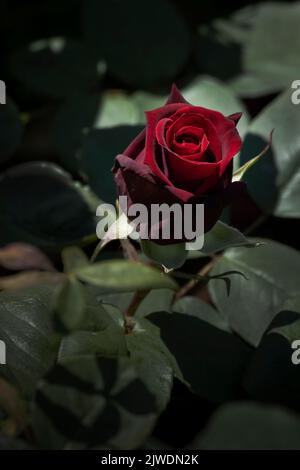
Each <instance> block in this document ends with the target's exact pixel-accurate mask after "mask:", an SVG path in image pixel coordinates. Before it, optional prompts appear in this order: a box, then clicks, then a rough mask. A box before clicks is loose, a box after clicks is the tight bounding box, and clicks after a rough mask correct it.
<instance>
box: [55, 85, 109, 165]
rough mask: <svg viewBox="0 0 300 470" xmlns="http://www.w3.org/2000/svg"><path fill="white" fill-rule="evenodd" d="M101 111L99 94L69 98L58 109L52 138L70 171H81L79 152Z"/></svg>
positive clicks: (63, 162) (83, 94)
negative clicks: (86, 134) (85, 136)
mask: <svg viewBox="0 0 300 470" xmlns="http://www.w3.org/2000/svg"><path fill="white" fill-rule="evenodd" d="M99 109H100V96H99V94H87V93H86V94H85V93H81V94H77V95H74V96H69V97H68V98H67V99H66V100H65V101H64V102H63V103H62V104H61V105H60V107H59V108H58V110H57V113H56V115H55V117H54V119H53V122H52V126H51V129H50V132H51V133H50V138H51V142H52V144H53V146H54V149H55V150H56V151H57V152H58V155H59V158H60V161H61V162H62V164H63V166H64V167H66V168H67V169H68V170H69V171H72V172H78V170H79V169H80V166H79V159H78V152H79V150H80V148H81V146H82V142H83V138H84V135H85V133H86V132H87V130H88V129H89V128H91V127H93V125H94V123H95V122H96V119H97V115H98V113H99Z"/></svg>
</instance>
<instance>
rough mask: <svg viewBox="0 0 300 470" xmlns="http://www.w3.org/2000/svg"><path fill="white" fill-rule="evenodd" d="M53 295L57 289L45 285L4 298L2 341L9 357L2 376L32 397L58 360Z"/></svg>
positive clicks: (0, 302) (1, 296) (0, 304)
mask: <svg viewBox="0 0 300 470" xmlns="http://www.w3.org/2000/svg"><path fill="white" fill-rule="evenodd" d="M52 294H53V287H51V286H42V285H39V286H35V287H32V288H27V289H23V290H20V291H14V292H12V293H8V292H2V293H1V294H0V315H1V324H0V338H1V340H2V341H4V342H5V344H6V356H7V364H6V365H1V372H2V373H3V374H4V376H6V377H7V378H8V379H9V380H10V381H11V382H13V383H16V385H17V386H18V387H19V388H20V389H21V390H22V391H23V392H24V393H25V394H28V395H29V394H31V393H32V392H33V390H34V388H35V385H36V382H37V380H38V379H40V378H41V377H42V376H43V375H44V374H45V373H46V372H47V370H48V369H49V368H50V367H51V366H52V364H53V362H54V360H55V356H56V351H55V348H54V347H53V344H52V340H51V335H52V332H53V331H52V320H51V316H52V315H51V305H50V302H49V297H51V295H52Z"/></svg>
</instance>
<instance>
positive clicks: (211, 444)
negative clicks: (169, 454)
mask: <svg viewBox="0 0 300 470" xmlns="http://www.w3.org/2000/svg"><path fill="white" fill-rule="evenodd" d="M299 442H300V420H299V417H298V415H296V414H293V413H292V412H290V411H288V410H285V409H283V408H279V407H271V406H265V405H259V404H256V403H252V402H240V403H233V404H230V405H226V406H223V407H222V408H220V409H219V410H218V411H217V412H216V413H215V414H214V415H213V417H212V418H211V420H210V421H209V423H208V426H207V427H206V429H205V430H204V432H203V433H202V434H201V435H200V436H199V437H198V438H196V439H195V441H194V442H193V443H192V448H193V449H208V450H295V449H300V445H299Z"/></svg>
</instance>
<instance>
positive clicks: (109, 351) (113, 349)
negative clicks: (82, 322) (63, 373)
mask: <svg viewBox="0 0 300 470" xmlns="http://www.w3.org/2000/svg"><path fill="white" fill-rule="evenodd" d="M99 315H101V319H102V323H101V325H99V326H100V331H97V329H98V330H99V326H98V328H94V330H92V331H77V332H74V333H72V334H70V335H68V336H65V337H64V338H63V340H62V342H61V346H60V349H59V355H58V357H59V362H60V363H67V361H68V360H69V359H70V360H73V358H75V357H80V356H82V355H88V354H98V355H101V356H105V357H118V356H127V354H128V351H127V347H126V341H125V333H124V318H123V315H122V314H121V312H120V311H118V310H117V309H115V308H109V307H108V306H105V307H104V308H103V307H102V308H101V307H100V308H99Z"/></svg>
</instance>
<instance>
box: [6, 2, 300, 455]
mask: <svg viewBox="0 0 300 470" xmlns="http://www.w3.org/2000/svg"><path fill="white" fill-rule="evenodd" d="M248 3H249V2H248V1H247V0H245V1H241V2H236V3H234V2H231V3H228V2H225V3H220V2H214V1H211V0H210V1H208V0H202V1H201V2H199V1H198V0H184V1H183V0H174V1H172V0H152V1H151V2H150V3H149V4H148V3H147V5H146V3H145V2H139V1H137V0H129V1H126V2H124V1H121V0H110V1H107V0H98V1H96V0H87V1H84V2H83V1H82V0H64V1H61V0H51V1H50V0H46V1H44V2H35V1H33V0H29V1H27V2H23V1H20V0H14V1H7V0H1V1H0V9H1V15H0V37H1V41H0V51H1V54H0V70H1V76H0V79H1V80H4V81H5V83H6V90H7V95H8V96H7V104H6V105H0V223H1V234H0V247H1V249H0V265H1V273H0V274H1V277H0V288H1V290H4V292H1V295H0V315H1V325H0V338H1V339H3V340H5V342H6V343H7V355H8V356H9V358H10V359H9V363H8V364H7V365H6V366H1V371H0V372H1V375H3V378H2V379H1V380H5V387H2V389H1V390H0V398H2V401H1V400H0V408H1V421H0V424H1V433H0V448H14V449H20V448H31V447H36V446H41V447H44V448H51V449H52V448H58V447H63V448H95V447H96V448H107V447H109V448H137V447H141V446H145V447H147V446H148V447H149V446H150V448H151V446H153V445H158V446H159V445H160V446H161V448H164V446H167V445H170V446H174V447H180V448H182V447H184V446H186V445H191V444H190V443H191V442H192V443H193V446H196V447H198V448H209V449H213V448H261V447H262V448H276V449H277V448H278V449H281V448H290V447H292V448H295V447H297V446H298V441H299V414H298V412H299V404H298V396H299V368H297V367H296V366H295V365H294V364H292V363H291V360H290V358H291V353H292V348H291V344H292V341H293V340H294V339H297V338H299V335H300V330H299V314H300V312H299V302H298V300H299V299H298V297H299V286H298V279H299V275H300V259H299V248H300V245H299V229H300V225H299V219H300V218H299V207H300V205H299V197H300V194H299V187H300V179H299V178H300V177H299V168H300V140H299V116H300V111H299V109H300V108H298V107H297V105H294V104H292V102H291V94H292V91H293V90H291V83H292V82H293V81H294V80H296V79H299V78H300V77H299V72H300V63H299V47H300V44H299V33H298V29H299V28H298V24H299V16H300V6H299V5H300V4H299V2H288V1H286V2H268V3H259V2H252V4H250V5H249V4H248ZM172 82H176V84H177V86H178V87H179V88H180V89H181V91H182V93H183V95H184V96H185V98H186V99H187V100H188V101H190V102H191V103H192V104H194V105H199V106H204V107H209V108H213V109H217V110H219V111H221V112H222V113H224V114H226V115H229V114H232V113H235V112H243V116H242V119H241V120H240V122H239V124H238V129H239V132H240V134H241V136H242V138H243V140H244V142H243V147H242V149H241V152H240V154H239V155H238V156H236V157H235V159H234V165H235V168H238V167H239V166H240V165H242V164H244V163H246V162H247V161H249V160H251V158H253V157H254V156H255V155H257V154H258V153H260V152H261V150H262V149H263V148H264V147H265V146H266V144H267V143H268V142H269V136H270V132H271V131H272V130H273V129H274V135H273V143H272V146H271V147H270V148H269V150H268V151H267V153H266V154H265V155H264V156H263V157H262V158H261V159H260V161H259V162H258V163H257V164H256V165H255V166H253V167H252V168H251V169H250V170H249V172H248V173H247V175H246V177H245V180H246V182H247V187H248V193H247V194H245V195H244V196H241V198H240V199H239V200H236V201H234V204H233V205H232V206H231V208H229V209H227V210H226V211H224V214H223V215H222V221H223V222H225V223H226V225H225V224H224V223H223V224H222V223H221V222H219V223H218V224H217V225H216V226H215V227H214V230H213V231H212V232H211V233H210V234H209V235H207V237H206V241H205V246H204V250H203V252H202V253H199V252H197V253H194V252H190V254H189V257H188V259H187V261H186V267H185V268H184V269H185V270H186V271H187V272H192V273H195V274H196V273H199V272H202V271H203V269H204V274H207V272H210V274H212V275H220V274H222V273H224V272H226V271H239V272H240V273H241V274H243V275H244V276H245V277H244V276H241V275H236V276H234V277H233V278H232V279H230V295H228V289H226V287H227V286H226V285H225V283H224V282H223V280H222V279H221V280H220V279H213V280H210V282H209V285H208V286H207V282H205V283H200V285H199V283H197V282H192V283H187V284H185V283H184V282H183V281H182V280H179V287H180V289H179V291H178V290H177V291H176V292H174V289H175V287H177V286H176V285H175V283H174V282H173V280H172V279H171V278H170V277H169V278H167V277H165V276H163V275H162V274H161V273H159V272H158V271H157V269H156V268H155V267H146V266H142V265H141V266H139V265H137V266H136V265H135V266H132V264H131V263H130V261H128V260H120V258H121V257H122V253H121V249H120V244H119V243H118V242H117V241H114V242H112V243H111V244H110V245H109V246H108V247H106V248H105V249H104V250H103V251H102V252H101V254H100V256H99V259H98V258H97V260H96V263H94V264H91V263H90V261H89V259H90V256H91V255H92V253H93V251H94V248H95V246H96V243H97V240H96V235H95V228H96V223H97V220H96V218H95V208H96V206H97V205H98V204H99V202H100V201H104V202H109V203H113V202H114V200H115V196H116V194H115V186H114V182H113V178H112V174H111V168H112V166H113V162H114V157H115V155H116V154H118V153H122V151H123V150H124V149H125V148H126V147H127V145H128V144H129V143H130V142H131V140H132V139H133V138H134V137H135V136H136V135H137V134H138V133H139V132H140V131H141V129H142V128H143V126H144V125H145V114H144V112H145V111H147V110H150V109H153V108H156V107H159V106H161V105H163V104H164V103H165V100H166V98H167V96H168V93H169V91H170V88H171V84H172ZM227 224H231V225H234V227H236V229H232V228H230V227H228V225H227ZM237 229H240V230H245V231H246V232H247V234H246V235H247V237H245V236H243V235H242V234H241V233H240V232H239V231H238V230H237ZM248 235H249V236H248ZM253 236H254V238H253ZM262 238H263V240H262ZM258 241H259V242H261V241H263V243H264V245H263V246H259V247H258V248H250V247H249V246H253V245H255V243H256V242H258ZM26 243H27V244H29V245H27V244H26ZM70 246H72V247H73V248H70ZM74 246H75V248H74ZM65 247H69V248H68V249H67V251H63V252H62V250H63V249H64V248H65ZM79 247H81V248H82V249H83V250H84V251H80V250H79ZM139 248H140V247H139V246H137V247H136V249H137V252H138V253H137V256H140V252H139ZM39 250H42V251H39ZM68 250H69V251H68ZM223 250H225V251H223ZM221 251H222V252H223V253H220V252H221ZM125 254H126V252H125ZM127 254H128V253H127ZM152 258H153V257H152ZM181 258H182V257H180V256H178V260H179V261H178V264H180V263H181V261H182V259H181ZM143 260H144V258H143ZM148 261H149V260H148ZM63 268H64V271H63ZM62 271H63V272H62ZM137 288H139V289H140V290H143V299H142V300H141V302H140V304H139V306H138V308H137V309H136V312H135V321H136V327H135V330H133V331H134V334H128V335H127V334H124V313H126V312H128V310H130V308H131V306H132V302H134V298H135V290H136V289H137ZM145 289H146V291H145ZM75 304H76V305H75ZM7 390H11V391H13V392H11V393H10V395H11V396H12V399H14V400H15V401H14V403H13V406H15V408H16V410H17V411H18V410H19V414H18V415H16V413H12V411H11V403H9V405H10V406H7V401H4V399H5V398H7ZM19 397H21V402H20V401H19ZM22 400H24V402H23V401H22ZM233 400H234V401H235V402H234V403H231V404H226V402H228V401H233ZM245 400H248V401H247V402H245ZM250 400H251V401H250ZM1 403H2V404H1ZM3 403H4V405H5V406H4V405H3ZM20 403H21V405H20ZM261 403H264V404H266V403H267V404H268V407H264V408H263V407H262V406H261ZM270 404H272V407H269V405H270ZM23 405H24V406H25V409H24V407H23ZM279 405H280V406H284V407H286V409H283V408H278V406H279ZM27 413H29V414H30V420H31V421H30V423H28V421H27ZM24 416H25V417H26V419H25V418H24ZM62 416H63V419H62ZM20 417H21V418H22V420H21V421H20V420H19V418H20ZM23 418H24V419H23ZM16 419H17V422H18V423H20V422H21V423H22V426H21V427H19V426H15V423H16ZM18 420H19V421H18ZM7 423H9V426H7ZM249 423H250V424H249ZM12 424H13V425H12ZM251 428H252V429H255V431H254V432H253V431H252V430H251ZM183 429H184V433H183V432H182V430H183ZM228 430H230V432H229V431H228ZM150 436H152V437H151V439H149V437H150ZM153 437H154V439H153ZM160 440H161V441H162V442H160ZM153 442H154V444H153Z"/></svg>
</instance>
